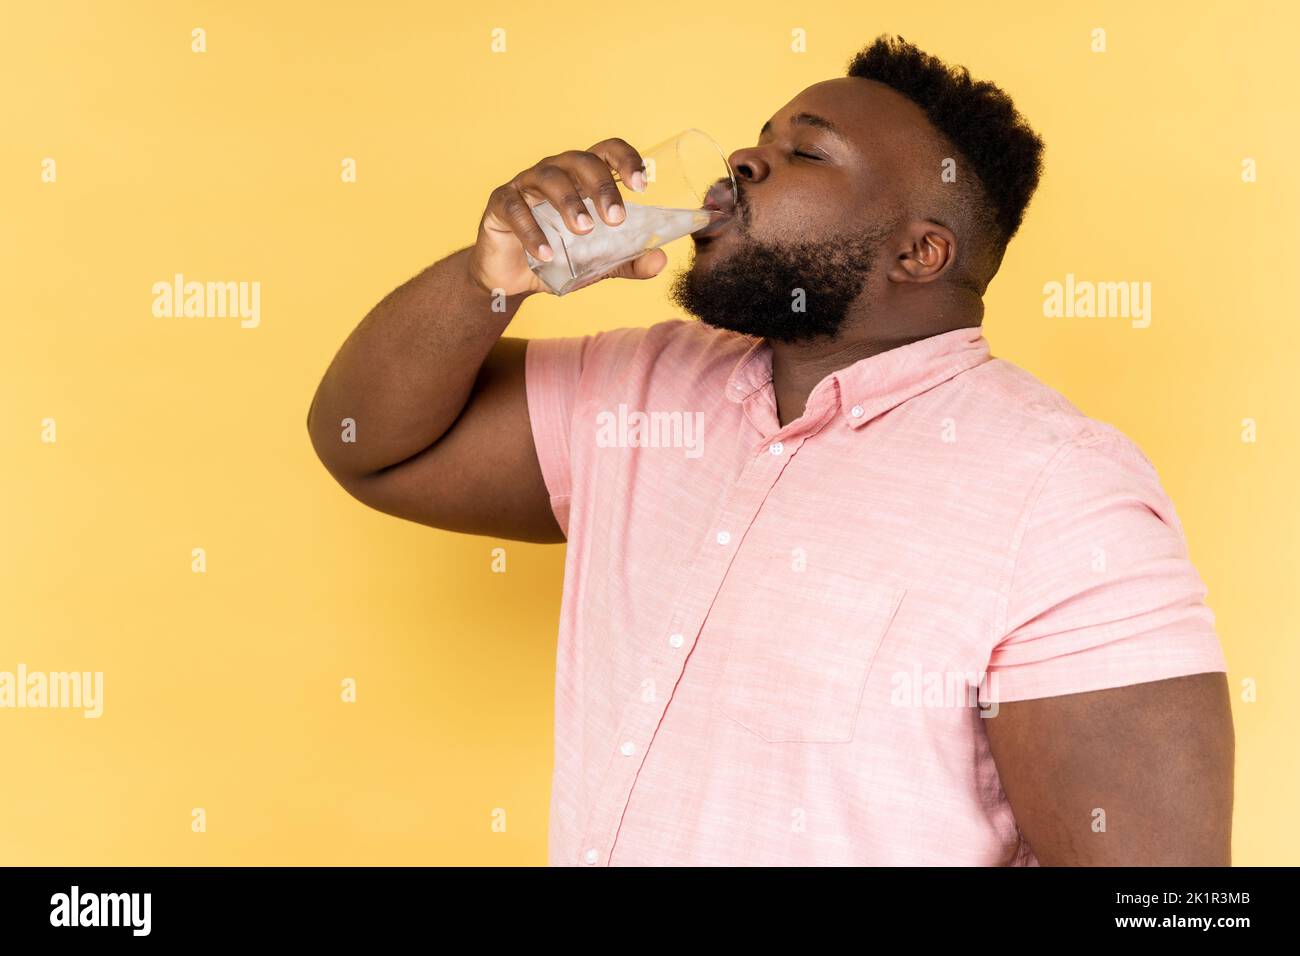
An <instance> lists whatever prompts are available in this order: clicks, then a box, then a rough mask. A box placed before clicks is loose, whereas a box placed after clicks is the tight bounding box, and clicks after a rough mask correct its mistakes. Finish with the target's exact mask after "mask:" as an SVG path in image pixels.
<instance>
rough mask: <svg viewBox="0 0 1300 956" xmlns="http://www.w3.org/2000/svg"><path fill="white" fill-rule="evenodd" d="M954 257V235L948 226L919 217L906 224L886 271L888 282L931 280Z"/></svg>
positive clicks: (955, 249) (955, 247) (943, 270)
mask: <svg viewBox="0 0 1300 956" xmlns="http://www.w3.org/2000/svg"><path fill="white" fill-rule="evenodd" d="M956 258H957V237H956V236H955V235H953V232H952V230H951V229H949V228H948V227H947V226H941V225H939V224H938V223H937V222H926V221H922V220H918V221H916V222H912V223H910V224H908V227H907V231H906V232H904V233H903V235H902V237H901V241H900V245H899V247H898V248H897V255H896V256H895V257H894V261H893V262H892V263H891V264H890V266H889V270H888V271H887V272H886V273H885V274H886V275H887V276H888V277H889V281H890V282H933V281H934V280H935V279H937V278H939V276H941V275H943V274H944V272H946V271H947V270H948V268H949V267H950V266H951V265H952V263H953V261H954V260H955V259H956Z"/></svg>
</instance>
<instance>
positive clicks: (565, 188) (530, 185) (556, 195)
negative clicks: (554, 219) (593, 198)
mask: <svg viewBox="0 0 1300 956" xmlns="http://www.w3.org/2000/svg"><path fill="white" fill-rule="evenodd" d="M569 165H570V163H569V161H568V160H566V159H565V158H564V157H562V156H554V157H551V158H549V159H544V160H542V161H541V162H540V163H538V164H537V165H536V166H533V167H532V168H530V169H525V170H524V171H523V172H522V173H520V174H519V175H518V176H516V177H515V178H514V183H515V186H516V188H518V189H519V190H520V191H521V192H524V193H532V194H534V195H536V196H538V197H539V198H541V199H545V200H547V201H548V202H550V204H551V205H552V206H553V207H554V208H555V210H556V211H557V212H558V213H559V214H560V217H561V218H562V219H563V220H564V225H565V226H567V227H568V230H569V231H570V232H573V233H577V234H579V235H581V234H583V233H587V232H590V231H591V229H592V226H594V225H595V223H593V222H592V221H591V215H590V213H588V212H587V205H586V203H584V202H583V201H582V196H581V195H580V194H579V190H578V183H577V182H575V181H574V178H573V176H572V174H571V173H570V172H569V169H568V167H569Z"/></svg>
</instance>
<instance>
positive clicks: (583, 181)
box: [562, 150, 627, 226]
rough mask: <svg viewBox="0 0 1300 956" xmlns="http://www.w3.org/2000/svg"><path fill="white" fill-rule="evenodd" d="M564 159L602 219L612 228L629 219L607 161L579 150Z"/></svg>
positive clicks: (566, 155)
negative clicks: (593, 202)
mask: <svg viewBox="0 0 1300 956" xmlns="http://www.w3.org/2000/svg"><path fill="white" fill-rule="evenodd" d="M562 159H563V160H564V162H565V163H566V164H567V168H568V169H569V170H570V171H571V173H572V174H573V178H574V179H575V180H576V181H577V183H578V185H579V186H580V187H581V188H582V191H583V193H585V194H586V195H588V196H590V197H591V198H592V199H593V200H594V201H595V205H596V211H597V212H599V213H600V218H601V219H603V220H605V222H607V223H609V224H610V225H611V226H617V225H618V224H619V223H621V222H623V221H624V220H625V219H627V209H626V208H625V207H624V205H623V194H622V193H620V192H619V191H618V183H616V182H614V177H613V175H612V174H611V173H610V171H609V164H608V162H607V161H606V160H605V159H603V158H601V157H600V156H597V155H596V154H595V153H591V152H580V151H579V150H574V151H573V152H571V153H565V154H564V156H563V157H562Z"/></svg>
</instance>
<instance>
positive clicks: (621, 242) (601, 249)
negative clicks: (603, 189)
mask: <svg viewBox="0 0 1300 956" xmlns="http://www.w3.org/2000/svg"><path fill="white" fill-rule="evenodd" d="M641 158H642V160H644V162H645V175H646V188H645V190H644V191H642V192H635V191H632V189H631V187H630V186H629V185H628V184H626V183H624V182H622V180H621V179H620V178H619V176H618V173H617V172H615V173H614V181H615V182H617V183H618V184H619V186H620V187H622V189H621V191H622V192H623V193H624V195H623V208H624V209H626V210H627V218H626V219H624V220H623V221H622V222H621V223H619V224H618V225H615V226H610V225H607V224H606V223H605V222H604V221H603V220H602V219H601V217H600V216H599V215H598V214H597V212H596V206H595V202H594V201H593V200H592V198H591V197H590V196H587V197H584V198H583V202H584V203H585V204H586V206H587V211H588V215H589V216H590V217H591V221H592V223H593V226H592V228H591V229H590V230H589V231H588V232H585V233H573V232H570V231H569V229H568V227H567V226H565V224H564V220H563V219H562V218H561V217H560V214H559V212H557V211H556V209H555V207H554V206H552V205H551V204H550V203H549V202H547V201H542V202H540V203H538V204H537V205H536V206H533V207H532V214H533V218H534V219H536V220H537V224H538V225H539V226H541V229H542V232H544V233H545V234H546V242H547V244H548V245H549V246H550V247H551V249H552V251H553V252H554V257H553V258H552V259H551V260H550V261H549V262H544V261H542V260H541V259H537V258H535V257H534V256H533V255H532V253H529V252H527V251H525V255H526V256H527V258H528V267H529V268H530V269H532V270H533V272H535V273H537V276H538V278H540V279H541V280H542V283H543V284H544V285H545V286H546V288H547V289H548V290H549V291H550V292H553V293H554V294H555V295H564V294H565V293H566V292H572V291H573V290H574V289H577V288H580V287H581V286H584V285H588V284H590V283H591V282H593V281H595V280H596V279H598V278H600V277H601V276H603V275H605V274H606V273H607V272H609V271H610V270H611V269H613V268H615V267H616V266H619V265H621V264H622V263H624V262H628V261H630V260H632V259H635V258H636V257H637V256H640V255H642V254H643V253H646V252H648V251H650V250H651V249H657V248H659V247H660V246H662V245H664V244H665V243H668V242H672V241H673V240H674V239H680V238H681V237H682V236H686V235H689V234H691V233H692V232H696V231H697V230H700V229H703V228H704V227H705V226H707V225H709V224H710V223H711V222H713V221H715V220H716V219H719V218H722V217H725V216H727V215H729V214H730V212H731V210H733V209H734V208H735V205H736V179H735V176H734V175H733V174H732V171H731V166H730V164H728V162H727V157H726V154H725V153H723V151H722V148H721V147H719V146H718V144H717V143H715V142H714V141H713V140H712V139H711V138H710V137H709V136H708V135H707V134H705V133H703V132H701V131H700V130H697V129H688V130H686V131H685V132H682V133H679V134H678V135H676V136H674V137H673V138H671V139H669V140H666V141H665V142H663V143H660V144H659V145H658V146H655V147H653V148H652V149H649V150H645V151H643V152H642V153H641ZM629 197H631V198H635V199H636V200H637V201H636V202H629V201H628V199H629ZM706 201H708V203H709V208H706V206H705V203H706Z"/></svg>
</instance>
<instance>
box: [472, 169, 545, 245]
mask: <svg viewBox="0 0 1300 956" xmlns="http://www.w3.org/2000/svg"><path fill="white" fill-rule="evenodd" d="M492 220H495V221H497V222H500V223H501V224H502V225H503V226H504V227H505V228H506V229H508V230H509V231H510V232H512V233H514V235H515V238H517V239H518V240H519V243H520V245H522V246H523V247H524V248H525V249H527V250H528V251H529V252H530V253H532V255H533V256H534V257H535V258H537V259H542V260H545V261H547V262H549V261H550V260H551V258H552V257H553V256H554V255H555V253H554V250H552V249H551V247H550V245H548V244H547V242H546V233H544V232H543V231H542V227H541V226H539V225H538V224H537V220H536V219H535V218H534V217H533V214H532V211H531V210H530V209H529V207H528V201H527V200H526V199H525V198H524V196H523V194H522V193H520V192H519V190H518V189H516V188H515V187H514V184H513V183H506V184H504V185H502V186H498V187H497V188H496V189H494V190H492V195H491V196H490V197H489V199H488V205H487V212H486V213H485V214H484V216H483V225H484V226H485V227H486V228H488V229H492V228H493V227H492V226H491V221H492Z"/></svg>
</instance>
